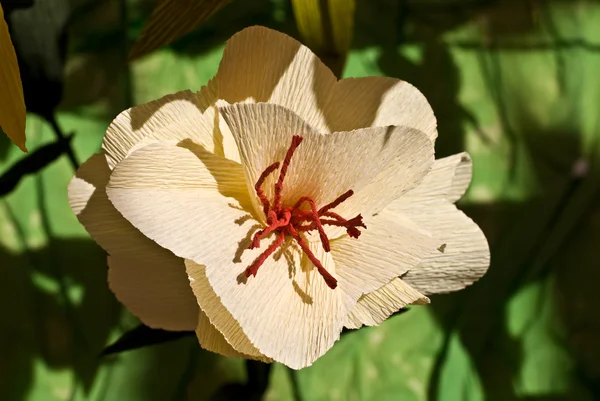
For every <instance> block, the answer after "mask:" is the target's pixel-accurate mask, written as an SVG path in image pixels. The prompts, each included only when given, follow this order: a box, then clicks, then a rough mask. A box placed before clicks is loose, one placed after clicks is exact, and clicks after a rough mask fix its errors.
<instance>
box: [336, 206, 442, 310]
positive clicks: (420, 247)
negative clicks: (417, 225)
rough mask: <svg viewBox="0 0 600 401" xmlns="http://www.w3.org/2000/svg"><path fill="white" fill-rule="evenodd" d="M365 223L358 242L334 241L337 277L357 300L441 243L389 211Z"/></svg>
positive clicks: (344, 239) (417, 262)
mask: <svg viewBox="0 0 600 401" xmlns="http://www.w3.org/2000/svg"><path fill="white" fill-rule="evenodd" d="M365 223H366V226H367V228H366V229H364V230H362V234H361V235H360V237H359V238H358V239H356V238H350V237H348V236H344V237H341V238H339V239H336V240H335V241H332V242H331V255H332V256H333V258H334V260H335V263H336V267H337V271H338V275H339V276H340V277H341V278H343V279H344V280H345V283H346V287H347V291H348V292H349V293H351V294H353V295H354V296H356V299H358V298H359V297H361V296H362V295H364V294H368V293H370V292H372V291H375V290H377V289H379V288H381V287H382V286H383V285H385V284H387V283H389V282H390V281H391V280H392V279H394V278H395V277H399V276H401V275H403V274H405V273H406V272H408V271H409V270H411V269H413V268H415V267H416V266H418V265H419V264H420V263H421V262H422V261H423V260H424V259H425V258H426V257H427V256H429V255H431V254H432V253H434V252H438V251H437V248H438V247H439V246H440V245H441V244H442V242H441V241H440V240H438V239H435V238H433V237H431V236H430V235H427V234H425V233H423V232H419V231H415V230H414V229H412V228H410V226H409V225H408V224H405V222H404V221H403V218H402V217H401V216H399V215H397V214H395V213H390V212H388V211H386V210H383V211H382V212H381V213H380V214H378V215H377V216H375V217H369V218H367V219H365Z"/></svg>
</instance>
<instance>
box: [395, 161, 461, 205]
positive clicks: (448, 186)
mask: <svg viewBox="0 0 600 401" xmlns="http://www.w3.org/2000/svg"><path fill="white" fill-rule="evenodd" d="M472 165H473V163H472V162H471V157H470V156H469V154H468V153H466V152H463V153H458V154H456V155H452V156H448V157H445V158H443V159H438V160H436V161H435V162H434V163H433V167H432V168H431V171H430V172H429V173H428V174H427V176H426V177H425V178H424V179H423V181H422V182H421V184H419V185H418V186H416V187H415V188H413V189H412V190H411V191H409V192H407V193H406V194H405V195H404V196H402V197H401V198H399V199H398V202H397V203H396V202H394V203H391V204H390V205H389V206H388V209H390V210H396V209H397V210H400V211H402V210H404V209H405V208H406V205H408V204H412V203H415V202H432V201H438V200H439V199H444V198H445V199H446V200H448V201H449V202H452V203H454V202H456V201H457V200H459V199H460V197H461V196H463V194H464V193H465V192H466V190H467V188H468V187H469V184H470V183H471V171H472ZM395 205H398V206H397V207H396V206H395Z"/></svg>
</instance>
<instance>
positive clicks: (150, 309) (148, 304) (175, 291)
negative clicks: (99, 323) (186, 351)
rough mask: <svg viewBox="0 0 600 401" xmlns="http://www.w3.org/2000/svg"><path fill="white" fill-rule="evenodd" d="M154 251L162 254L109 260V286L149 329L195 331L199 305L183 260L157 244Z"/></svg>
mask: <svg viewBox="0 0 600 401" xmlns="http://www.w3.org/2000/svg"><path fill="white" fill-rule="evenodd" d="M153 247H155V248H159V250H158V251H157V250H150V251H148V250H146V249H139V250H138V252H139V253H137V254H133V255H130V256H127V255H111V256H108V286H109V288H110V289H111V291H112V292H113V293H114V294H115V296H116V297H117V299H118V300H119V301H120V302H121V303H122V304H123V305H125V306H126V307H127V309H128V310H129V311H130V312H131V313H133V314H134V315H135V316H137V317H138V318H139V319H140V320H141V321H142V322H144V324H146V325H147V326H150V327H154V328H159V329H164V330H175V331H180V330H181V331H189V330H194V329H195V328H196V326H197V314H198V304H197V303H196V299H195V298H194V296H193V295H192V292H191V291H190V284H189V281H188V280H187V277H186V274H185V267H184V265H183V260H182V259H181V258H178V257H176V256H175V255H173V254H172V253H170V252H168V251H167V250H165V249H162V248H160V247H159V246H158V245H156V244H153Z"/></svg>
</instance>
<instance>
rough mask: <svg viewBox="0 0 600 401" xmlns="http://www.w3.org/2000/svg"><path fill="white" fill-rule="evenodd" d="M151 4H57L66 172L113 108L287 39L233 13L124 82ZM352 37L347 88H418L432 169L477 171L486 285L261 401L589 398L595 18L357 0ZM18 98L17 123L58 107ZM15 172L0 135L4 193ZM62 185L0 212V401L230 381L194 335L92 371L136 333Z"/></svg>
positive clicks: (529, 6)
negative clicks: (402, 84)
mask: <svg viewBox="0 0 600 401" xmlns="http://www.w3.org/2000/svg"><path fill="white" fill-rule="evenodd" d="M48 1H49V2H50V3H52V0H47V1H46V2H48ZM59 3H62V5H61V7H64V5H65V4H67V3H68V2H66V1H62V2H60V1H55V4H56V5H58V4H59ZM153 4H154V3H153V2H152V1H142V0H123V1H118V0H86V1H84V0H71V2H70V11H69V12H68V15H69V16H70V17H69V19H68V20H66V22H65V23H66V24H67V25H66V26H67V31H66V32H67V37H68V39H69V42H68V46H67V47H66V54H67V61H66V66H65V69H64V77H65V79H64V93H63V95H62V100H61V103H60V105H59V107H58V109H57V111H56V116H57V120H58V123H59V125H60V126H61V128H62V129H63V131H64V132H66V133H70V132H72V133H74V134H75V135H74V139H73V147H74V149H75V153H76V155H77V157H78V158H79V160H80V161H83V160H85V159H86V158H87V157H89V156H90V155H91V154H92V153H94V152H96V151H98V149H99V146H100V142H101V139H102V135H103V133H104V131H105V129H106V127H107V125H108V124H109V122H110V121H111V119H112V118H114V116H115V115H116V114H117V113H118V112H119V111H121V110H123V109H124V108H126V107H129V106H130V105H133V104H139V103H143V102H146V101H149V100H153V99H156V98H158V97H160V96H163V95H165V94H168V93H172V92H175V91H177V90H181V89H188V88H189V89H193V90H197V89H199V88H200V86H201V85H203V84H205V83H206V82H207V81H208V79H209V78H211V77H212V76H213V74H214V73H215V71H216V68H217V65H218V62H219V59H220V56H221V53H222V50H223V44H224V41H225V40H226V39H227V38H228V37H229V36H230V35H231V34H233V33H234V32H236V31H238V30H240V29H241V28H243V27H245V26H249V25H254V24H261V25H267V26H270V27H274V28H276V29H279V30H282V31H285V32H288V33H290V34H292V35H296V31H295V28H294V23H293V15H292V14H291V10H290V6H289V5H288V4H287V3H286V2H285V1H279V0H270V1H269V0H253V1H249V0H237V1H234V2H233V4H232V5H231V6H228V7H226V8H225V9H223V10H222V11H220V12H219V13H218V14H217V15H215V16H214V17H213V18H212V19H211V20H209V22H207V23H206V24H205V25H204V26H203V27H202V28H200V29H199V30H197V31H196V32H194V33H192V34H190V35H188V36H186V37H185V38H182V39H181V40H179V41H178V42H177V43H175V44H173V45H171V46H169V47H166V48H163V49H161V50H159V51H156V52H154V53H152V54H150V55H148V56H146V57H144V58H143V59H141V60H139V61H136V62H134V63H132V64H127V63H126V55H127V52H128V49H129V48H130V45H131V43H132V42H133V41H134V40H135V37H136V35H137V34H139V31H140V29H141V27H142V26H143V23H144V22H145V20H146V18H147V16H148V14H149V12H150V11H151V10H152V7H153ZM57 7H58V6H57ZM16 12H17V11H15V13H16ZM13 16H15V14H13ZM355 28H356V29H355V40H354V45H353V48H352V51H351V53H350V55H349V58H348V62H347V65H346V69H345V72H344V76H347V77H351V76H353V77H359V76H368V75H387V76H392V77H398V78H401V79H404V80H407V81H409V82H411V83H413V84H414V85H416V86H417V87H418V88H420V89H421V90H422V91H423V92H424V93H425V95H426V96H427V97H428V99H429V101H430V102H431V104H432V106H433V108H434V110H435V112H436V115H437V117H438V123H439V124H438V125H439V139H438V142H437V145H436V150H437V154H438V157H442V156H446V155H449V154H452V153H456V152H460V151H463V150H467V151H469V152H470V154H471V155H472V157H473V161H474V175H473V182H472V184H471V187H470V190H469V192H468V194H467V196H466V197H465V198H464V199H463V200H462V201H461V207H462V208H463V209H464V210H465V211H466V212H467V213H468V214H469V215H470V216H472V217H473V218H474V219H475V220H476V221H477V223H478V224H480V226H481V227H482V228H483V229H484V231H485V233H486V235H487V237H488V239H489V241H490V244H491V249H492V266H491V269H490V271H489V272H488V274H487V275H486V276H485V277H484V278H483V279H482V280H481V281H480V282H478V283H477V284H476V285H474V286H473V287H471V288H468V289H467V290H465V291H462V292H459V293H456V294H451V295H443V296H436V297H433V298H432V304H431V305H430V306H426V307H414V308H411V309H410V310H409V311H408V312H407V313H404V314H402V315H398V316H395V317H393V318H392V319H390V320H388V321H386V322H385V323H384V324H382V325H381V326H380V327H377V328H365V329H361V330H360V331H358V332H353V333H350V334H348V335H345V336H344V337H343V339H342V340H341V341H340V342H339V343H337V344H336V345H335V346H334V348H333V349H332V350H331V351H329V353H327V354H326V355H325V356H324V357H322V358H321V359H319V360H318V361H317V362H316V363H315V364H314V366H312V367H310V368H307V369H304V370H302V371H299V372H291V371H289V370H287V369H286V368H284V367H283V366H281V365H275V366H274V367H273V370H272V375H271V385H270V387H269V389H268V390H267V392H266V394H265V399H266V400H293V399H302V400H311V401H312V400H360V401H362V400H374V401H375V400H377V401H380V400H382V401H384V400H402V401H412V400H431V401H433V400H435V401H459V400H465V401H476V400H491V401H496V400H498V401H505V400H507V401H510V400H531V401H533V400H540V401H541V400H576V401H578V400H582V401H583V400H593V399H597V398H598V397H600V315H599V313H598V309H599V307H600V291H599V290H598V289H597V286H598V285H599V283H600V262H599V258H598V249H600V212H599V208H600V168H599V167H598V161H599V155H600V154H599V151H600V143H599V141H598V140H599V139H600V117H599V114H600V113H599V112H598V111H599V109H600V4H599V3H598V2H595V1H591V0H529V1H527V0H512V1H511V0H497V1H493V0H488V1H486V0H479V1H476V0H462V1H458V0H456V1H455V0H447V1H441V0H440V1H433V0H420V1H419V0H411V1H400V0H397V1H393V0H359V1H358V10H357V20H356V27H355ZM40 29H41V28H40ZM50 36H51V35H50ZM50 39H52V38H51V37H50ZM50 39H48V40H50ZM36 82H37V81H36ZM36 85H37V86H36ZM29 90H30V93H33V94H34V95H29V100H28V106H29V104H33V103H31V102H32V101H34V100H31V99H32V96H34V98H35V99H38V100H39V99H42V100H43V99H45V98H44V96H46V97H48V98H52V96H50V95H52V94H53V93H54V92H51V91H52V90H54V89H52V88H47V87H46V86H44V85H43V83H39V82H37V83H36V84H35V85H34V86H33V87H32V89H31V87H30V89H29ZM37 96H40V97H39V98H38V97H37ZM42 103H43V102H42ZM30 109H31V107H30ZM42 109H43V107H42ZM27 138H28V142H27V146H28V148H29V149H30V151H31V150H35V149H37V148H39V147H40V146H42V145H44V144H48V143H50V142H52V141H54V138H55V136H54V132H53V130H52V128H51V126H50V125H49V124H48V123H47V122H46V121H45V120H44V119H43V118H41V117H40V116H38V115H34V114H32V115H30V116H28V120H27ZM22 157H23V154H22V153H21V152H20V151H19V150H18V149H17V148H16V147H15V146H13V145H11V144H10V143H9V142H8V139H7V138H5V137H4V136H0V174H1V173H2V172H5V171H6V170H7V169H8V168H9V166H11V165H12V164H13V163H14V162H16V161H17V160H19V159H21V158H22ZM575 165H578V166H579V167H581V166H584V167H586V169H584V170H586V171H585V174H583V175H581V174H579V175H574V174H573V169H574V166H575ZM72 175H73V168H72V166H71V164H70V163H69V160H68V158H67V157H66V156H63V157H61V158H60V159H58V160H57V161H56V162H54V163H52V164H50V165H48V166H47V167H46V168H44V169H43V170H41V171H40V172H39V173H38V174H34V175H29V176H27V177H26V178H24V179H23V180H21V181H20V183H19V184H18V186H17V187H16V189H15V190H14V191H13V192H11V193H10V194H9V195H8V196H5V197H2V198H0V317H1V318H0V399H2V400H6V401H16V400H31V401H55V400H56V401H58V400H94V401H113V400H114V401H120V400H125V401H130V400H131V401H138V400H139V401H146V400H150V401H152V400H184V399H188V400H209V399H211V397H213V396H214V394H215V392H216V391H217V390H218V389H219V388H220V387H221V386H222V385H224V384H226V383H233V382H243V381H244V380H245V377H246V371H245V369H244V363H243V361H240V360H228V359H226V358H223V357H220V356H217V355H214V354H211V353H208V352H205V351H202V350H200V349H199V347H198V345H197V343H196V342H195V340H194V338H185V339H182V340H178V341H176V342H172V343H168V344H162V345H159V346H155V347H150V348H145V349H142V350H137V351H131V352H126V353H122V354H119V355H117V356H111V357H107V358H99V356H98V355H99V353H100V352H101V351H102V349H103V347H104V346H105V345H106V344H107V343H110V342H112V341H114V340H115V339H117V338H118V337H119V336H120V335H121V334H122V333H123V332H124V331H126V330H128V329H130V328H132V327H135V326H136V325H137V321H136V320H135V318H133V317H131V316H130V315H128V314H127V313H126V312H125V311H124V310H123V308H122V307H121V306H120V305H119V304H118V303H117V302H116V301H115V299H114V297H113V295H112V294H111V293H110V292H109V291H108V289H107V284H106V265H105V259H104V256H103V252H102V251H101V250H100V249H99V248H98V247H97V246H96V245H95V243H94V242H93V241H92V240H91V239H90V238H89V236H88V235H87V234H86V232H85V231H84V230H83V228H82V227H81V226H80V225H79V224H78V222H77V220H76V218H75V216H74V215H73V214H72V212H71V210H70V208H69V206H68V203H67V194H66V186H67V184H68V182H69V179H70V178H71V176H72ZM221 399H224V398H221Z"/></svg>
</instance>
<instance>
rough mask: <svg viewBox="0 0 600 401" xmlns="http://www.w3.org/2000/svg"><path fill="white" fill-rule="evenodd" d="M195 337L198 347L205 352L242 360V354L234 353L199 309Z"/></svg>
mask: <svg viewBox="0 0 600 401" xmlns="http://www.w3.org/2000/svg"><path fill="white" fill-rule="evenodd" d="M196 337H197V338H198V342H199V343H200V346H201V347H202V348H204V349H205V350H207V351H211V352H215V353H217V354H221V355H223V356H226V357H228V358H244V357H245V356H244V354H242V353H240V352H238V351H236V350H235V349H234V348H233V347H232V346H231V345H230V344H229V343H228V342H227V341H226V340H225V337H223V334H221V332H220V331H219V330H217V328H216V327H215V326H213V325H212V324H211V323H210V320H208V316H206V314H205V313H204V311H203V310H202V309H200V315H199V316H198V327H197V328H196Z"/></svg>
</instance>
